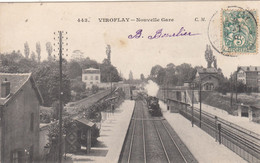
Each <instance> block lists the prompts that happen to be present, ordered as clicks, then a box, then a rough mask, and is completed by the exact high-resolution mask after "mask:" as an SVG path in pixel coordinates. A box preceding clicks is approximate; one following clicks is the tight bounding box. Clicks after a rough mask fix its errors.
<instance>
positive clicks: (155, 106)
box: [146, 96, 162, 116]
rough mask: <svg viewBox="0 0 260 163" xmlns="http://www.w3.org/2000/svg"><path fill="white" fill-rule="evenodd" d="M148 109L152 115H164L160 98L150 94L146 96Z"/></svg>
mask: <svg viewBox="0 0 260 163" xmlns="http://www.w3.org/2000/svg"><path fill="white" fill-rule="evenodd" d="M146 102H147V106H148V111H149V113H150V114H151V115H152V116H162V112H161V108H160V106H159V100H158V98H156V97H153V96H148V97H147V98H146Z"/></svg>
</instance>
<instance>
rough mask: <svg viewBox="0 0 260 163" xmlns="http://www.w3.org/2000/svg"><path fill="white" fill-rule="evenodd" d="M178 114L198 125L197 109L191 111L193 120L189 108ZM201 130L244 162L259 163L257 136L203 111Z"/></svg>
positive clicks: (258, 141)
mask: <svg viewBox="0 0 260 163" xmlns="http://www.w3.org/2000/svg"><path fill="white" fill-rule="evenodd" d="M186 106H187V105H186ZM181 108H183V107H181ZM179 112H180V114H182V115H183V116H184V117H186V118H187V119H189V120H192V119H193V123H194V124H195V125H197V126H199V125H200V113H199V109H197V108H194V109H193V118H192V108H191V107H186V108H185V109H180V110H179ZM201 129H202V130H204V131H205V132H207V133H208V134H209V135H210V136H212V137H213V138H215V140H216V141H217V142H219V144H223V145H225V146H226V147H227V148H229V149H230V150H232V151H233V152H235V153H236V154H238V155H239V156H241V157H242V158H243V159H245V160H246V161H248V162H250V163H259V162H260V135H259V134H257V133H254V132H252V131H249V130H246V129H244V128H242V127H240V126H237V125H236V124H233V123H230V122H228V121H226V120H224V119H221V118H218V117H216V116H214V115H212V114H210V113H207V112H204V111H202V112H201Z"/></svg>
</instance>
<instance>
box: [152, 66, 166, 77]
mask: <svg viewBox="0 0 260 163" xmlns="http://www.w3.org/2000/svg"><path fill="white" fill-rule="evenodd" d="M160 69H163V67H162V66H160V65H155V66H153V67H152V69H151V72H150V76H151V77H152V78H156V77H157V75H158V72H159V71H160Z"/></svg>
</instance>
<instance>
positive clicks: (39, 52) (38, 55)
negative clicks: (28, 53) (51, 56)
mask: <svg viewBox="0 0 260 163" xmlns="http://www.w3.org/2000/svg"><path fill="white" fill-rule="evenodd" d="M36 53H37V59H38V62H39V63H40V62H41V44H40V42H37V43H36Z"/></svg>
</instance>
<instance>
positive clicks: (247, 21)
mask: <svg viewBox="0 0 260 163" xmlns="http://www.w3.org/2000/svg"><path fill="white" fill-rule="evenodd" d="M220 35H221V38H220V40H221V44H220V47H221V50H222V53H223V54H224V55H238V54H241V55H242V54H256V53H257V52H258V46H257V45H258V42H257V41H258V38H257V37H258V28H257V12H256V10H243V9H222V10H221V34H220Z"/></svg>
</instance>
